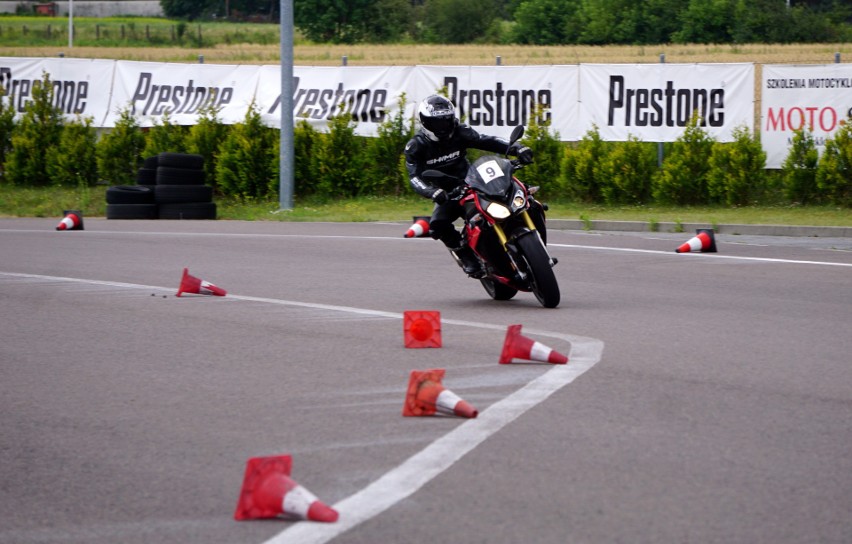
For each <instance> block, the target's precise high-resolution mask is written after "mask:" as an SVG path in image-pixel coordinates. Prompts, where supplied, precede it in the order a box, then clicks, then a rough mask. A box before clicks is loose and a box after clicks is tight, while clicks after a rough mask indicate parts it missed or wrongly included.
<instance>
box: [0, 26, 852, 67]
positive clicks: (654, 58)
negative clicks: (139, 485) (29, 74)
mask: <svg viewBox="0 0 852 544" xmlns="http://www.w3.org/2000/svg"><path fill="white" fill-rule="evenodd" d="M0 27H2V21H0ZM187 32H191V29H189V30H188V31H187ZM0 43H2V42H0ZM59 53H62V54H64V55H65V56H66V57H79V58H102V59H121V60H138V61H154V62H197V61H198V57H199V55H203V56H204V60H205V62H209V63H217V64H276V63H278V62H279V61H280V58H281V55H280V45H279V43H278V42H277V41H276V42H275V43H269V44H265V45H264V44H257V43H255V44H251V43H230V44H229V43H220V44H218V45H215V46H210V47H192V46H169V45H163V46H156V47H151V46H149V47H128V46H80V45H75V46H74V47H73V48H70V49H69V48H68V43H67V38H66V41H65V42H64V45H63V44H62V43H61V42H60V43H59V44H57V45H54V46H44V45H41V46H26V47H22V46H13V45H0V56H4V57H55V56H57V55H59ZM836 53H839V54H840V59H841V61H843V62H852V43H846V44H807V45H765V44H750V45H738V46H737V45H696V44H693V45H659V46H600V47H593V46H520V45H405V44H401V45H313V44H296V45H294V46H293V62H294V64H297V65H302V66H339V65H341V64H342V61H343V57H346V61H347V64H348V65H350V66H415V65H446V66H454V65H455V66H467V65H475V66H487V65H494V64H495V63H496V61H497V57H500V61H501V63H502V64H503V65H507V66H510V65H511V66H521V65H558V64H579V63H593V64H594V63H602V64H619V63H628V64H637V63H657V62H660V55H661V54H664V55H665V61H666V62H669V63H699V62H702V63H703V62H754V63H757V64H830V63H833V62H834V60H835V54H836Z"/></svg>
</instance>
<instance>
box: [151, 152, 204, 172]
mask: <svg viewBox="0 0 852 544" xmlns="http://www.w3.org/2000/svg"><path fill="white" fill-rule="evenodd" d="M157 166H168V167H171V168H188V169H190V170H200V169H202V168H204V157H202V156H201V155H196V154H194V153H168V152H164V153H160V154H159V155H157Z"/></svg>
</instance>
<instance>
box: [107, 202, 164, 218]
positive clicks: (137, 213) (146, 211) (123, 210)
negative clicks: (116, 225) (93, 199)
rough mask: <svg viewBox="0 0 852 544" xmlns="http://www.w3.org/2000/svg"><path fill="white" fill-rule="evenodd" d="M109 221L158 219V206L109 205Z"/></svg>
mask: <svg viewBox="0 0 852 544" xmlns="http://www.w3.org/2000/svg"><path fill="white" fill-rule="evenodd" d="M106 218H107V219H156V218H157V205H156V204H107V207H106Z"/></svg>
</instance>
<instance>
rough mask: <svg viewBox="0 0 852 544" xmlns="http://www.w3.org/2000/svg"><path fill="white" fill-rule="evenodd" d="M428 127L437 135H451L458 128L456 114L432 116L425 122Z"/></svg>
mask: <svg viewBox="0 0 852 544" xmlns="http://www.w3.org/2000/svg"><path fill="white" fill-rule="evenodd" d="M423 124H424V125H425V126H426V128H427V129H429V130H430V131H432V133H433V134H435V136H442V137H443V136H449V135H450V134H452V133H453V129H455V128H456V118H455V116H454V115H441V116H438V117H430V118H428V119H426V120H425V121H424V123H423Z"/></svg>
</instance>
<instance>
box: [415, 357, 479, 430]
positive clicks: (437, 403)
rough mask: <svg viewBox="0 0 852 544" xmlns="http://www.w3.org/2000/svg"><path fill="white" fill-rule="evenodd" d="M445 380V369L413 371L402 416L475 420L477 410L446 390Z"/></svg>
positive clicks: (477, 413)
mask: <svg viewBox="0 0 852 544" xmlns="http://www.w3.org/2000/svg"><path fill="white" fill-rule="evenodd" d="M443 379H444V369H443V368H434V369H431V370H412V371H411V376H410V378H409V380H408V391H407V392H406V395H405V404H404V405H403V407H402V415H403V416H406V417H419V416H433V415H435V414H436V413H440V414H445V415H454V416H458V417H464V418H475V417H476V416H477V415H479V412H478V411H477V410H476V408H474V407H473V406H471V405H470V404H469V403H468V402H467V401H464V400H462V399H461V397H459V396H458V395H456V394H455V393H453V392H452V391H450V390H449V389H446V388H445V387H444V386H443V384H442V383H441V381H442V380H443Z"/></svg>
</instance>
